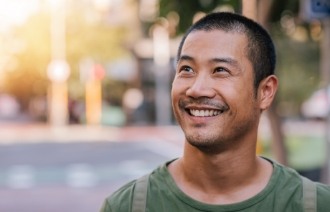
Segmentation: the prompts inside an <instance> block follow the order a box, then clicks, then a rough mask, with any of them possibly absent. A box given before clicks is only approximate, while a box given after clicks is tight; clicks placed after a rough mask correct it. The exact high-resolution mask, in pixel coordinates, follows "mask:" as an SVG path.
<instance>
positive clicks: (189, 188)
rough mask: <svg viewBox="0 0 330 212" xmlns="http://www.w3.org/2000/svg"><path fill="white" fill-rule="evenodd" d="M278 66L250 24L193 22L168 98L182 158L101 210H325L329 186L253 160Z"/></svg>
mask: <svg viewBox="0 0 330 212" xmlns="http://www.w3.org/2000/svg"><path fill="white" fill-rule="evenodd" d="M275 61H276V57H275V49H274V45H273V42H272V39H271V37H270V36H269V34H268V33H267V32H266V31H265V30H264V29H263V28H262V27H261V26H260V25H259V24H257V23H255V22H254V21H252V20H250V19H247V18H245V17H242V16H240V15H238V14H234V13H212V14H209V15H207V16H206V17H204V18H202V19H201V20H199V21H198V22H196V23H195V24H194V25H193V26H192V27H191V28H190V29H189V30H188V31H187V33H186V34H185V36H184V37H183V39H182V42H181V44H180V46H179V50H178V55H177V67H176V75H175V78H174V81H173V86H172V94H171V95H172V106H173V110H174V114H175V117H176V119H177V121H178V123H179V125H180V126H181V128H182V130H183V132H184V134H185V145H184V152H183V155H182V157H180V158H178V159H173V160H171V161H169V162H167V163H166V164H164V165H162V166H160V167H159V168H157V169H156V170H154V171H153V172H152V173H151V174H150V175H146V176H145V177H143V178H140V179H138V180H137V181H132V182H130V183H128V184H126V185H125V186H123V187H122V188H120V189H119V190H117V191H116V192H115V193H114V194H112V195H111V196H110V197H109V198H107V199H106V201H105V202H104V205H103V207H102V209H101V211H103V212H106V211H115V212H126V211H154V212H161V211H171V212H172V211H180V212H182V211H189V212H192V211H236V212H237V211H251V212H252V211H253V212H256V211H262V212H264V211H267V212H270V211H274V212H283V211H292V212H299V211H316V209H317V211H319V212H326V211H329V208H330V202H329V200H330V187H329V186H327V185H324V184H320V183H314V182H312V181H309V180H307V179H306V178H304V177H302V176H300V175H299V174H298V173H297V172H296V171H294V170H293V169H290V168H288V167H285V166H282V165H280V164H279V163H277V162H275V161H273V160H270V159H267V158H264V157H259V156H257V155H256V142H257V133H258V125H259V119H260V116H261V114H262V112H263V111H265V110H266V109H267V108H268V107H269V106H270V105H271V103H272V101H273V99H274V96H275V94H276V91H277V87H278V79H277V77H276V76H275V75H274V69H275ZM136 207H137V208H138V210H135V209H136ZM309 209H310V210H309ZM313 209H314V210H313Z"/></svg>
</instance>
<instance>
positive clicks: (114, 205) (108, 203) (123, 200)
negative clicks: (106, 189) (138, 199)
mask: <svg viewBox="0 0 330 212" xmlns="http://www.w3.org/2000/svg"><path fill="white" fill-rule="evenodd" d="M135 182H136V180H133V181H131V182H129V183H127V184H125V185H124V186H122V187H120V188H119V189H118V190H116V191H115V192H114V193H113V194H111V195H110V196H109V197H107V198H106V199H105V200H104V202H103V206H102V209H101V212H110V211H129V210H128V209H129V208H130V204H131V201H132V198H133V190H134V186H135Z"/></svg>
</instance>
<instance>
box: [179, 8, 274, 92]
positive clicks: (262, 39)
mask: <svg viewBox="0 0 330 212" xmlns="http://www.w3.org/2000/svg"><path fill="white" fill-rule="evenodd" d="M199 30H200V31H211V30H222V31H225V32H238V33H242V34H245V35H246V36H247V38H248V46H247V49H246V54H247V57H248V58H249V60H250V61H251V63H252V65H253V68H254V73H255V78H254V87H255V89H257V88H258V86H259V83H260V82H261V80H263V79H264V78H265V77H267V76H269V75H272V74H274V70H275V64H276V53H275V48H274V44H273V41H272V39H271V37H270V36H269V34H268V33H267V31H266V30H265V29H264V28H262V27H261V26H260V25H259V24H258V23H256V22H254V21H252V20H250V19H248V18H246V17H244V16H240V15H238V14H234V13H228V12H220V13H212V14H209V15H207V16H206V17H204V18H202V19H201V20H199V21H198V22H196V23H195V24H194V25H192V26H191V27H190V29H189V30H188V31H187V32H186V34H185V35H184V37H183V39H182V41H181V43H180V45H179V48H178V53H177V58H180V55H181V51H182V46H183V44H184V42H185V40H186V38H187V36H188V35H189V34H190V33H191V32H194V31H199ZM214 42H217V41H216V40H215V41H214Z"/></svg>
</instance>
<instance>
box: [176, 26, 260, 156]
mask: <svg viewBox="0 0 330 212" xmlns="http://www.w3.org/2000/svg"><path fill="white" fill-rule="evenodd" d="M247 42H248V41H247V38H246V36H245V35H243V34H239V33H235V32H224V31H221V30H212V31H208V32H205V31H194V32H191V33H190V34H189V35H188V37H187V38H186V40H185V43H184V45H183V47H182V51H181V56H180V58H178V59H179V60H178V64H177V67H176V75H175V78H174V81H173V85H172V93H171V95H172V106H173V110H174V114H175V116H176V119H177V121H178V123H179V124H180V125H181V127H182V129H183V131H184V133H185V136H186V139H187V141H188V142H189V143H190V144H192V145H193V146H196V147H200V148H206V149H209V150H210V149H214V147H217V146H219V145H222V144H224V143H225V144H229V143H231V142H239V141H240V140H244V139H245V138H246V137H248V136H251V135H255V133H256V131H257V126H258V121H259V116H260V108H259V106H258V101H257V97H256V96H255V90H254V87H253V81H254V74H253V68H252V64H251V62H250V61H249V60H248V58H247V56H246V48H247Z"/></svg>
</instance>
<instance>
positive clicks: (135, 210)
mask: <svg viewBox="0 0 330 212" xmlns="http://www.w3.org/2000/svg"><path fill="white" fill-rule="evenodd" d="M149 175H150V174H146V175H144V176H142V177H140V178H139V179H137V180H136V182H135V188H134V192H133V202H132V212H144V211H145V209H146V204H147V193H148V184H149Z"/></svg>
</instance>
